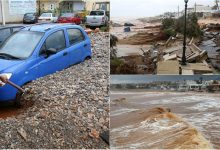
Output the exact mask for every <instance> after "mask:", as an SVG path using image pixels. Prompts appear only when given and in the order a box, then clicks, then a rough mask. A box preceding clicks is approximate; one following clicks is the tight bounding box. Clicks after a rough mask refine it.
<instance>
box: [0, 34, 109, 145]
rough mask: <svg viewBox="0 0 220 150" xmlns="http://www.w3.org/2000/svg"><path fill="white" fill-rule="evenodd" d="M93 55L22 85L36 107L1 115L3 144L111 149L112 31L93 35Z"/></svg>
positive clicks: (26, 97)
mask: <svg viewBox="0 0 220 150" xmlns="http://www.w3.org/2000/svg"><path fill="white" fill-rule="evenodd" d="M91 39H92V43H93V57H92V59H91V60H86V61H85V62H83V63H81V64H78V65H74V66H72V67H70V68H68V69H66V70H63V71H60V72H57V73H55V74H52V75H49V76H46V77H44V78H41V79H38V80H36V81H33V82H31V83H29V84H27V85H26V86H25V87H23V88H24V89H25V90H28V91H29V94H26V95H24V99H25V101H26V102H34V104H33V106H32V107H29V108H27V109H26V110H23V112H22V113H21V114H19V115H17V116H14V117H8V118H7V119H0V130H1V133H0V148H2V149H5V148H10V149H16V148H20V149H29V148H34V149H37V148H100V149H101V148H108V145H107V144H106V143H105V142H104V141H103V140H102V139H101V138H100V134H101V133H103V132H104V131H108V129H109V115H108V114H109V107H108V106H109V96H108V95H109V94H108V88H109V86H108V84H109V81H108V79H109V34H108V33H96V34H92V35H91Z"/></svg>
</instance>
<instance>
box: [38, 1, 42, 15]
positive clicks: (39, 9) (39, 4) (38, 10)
mask: <svg viewBox="0 0 220 150" xmlns="http://www.w3.org/2000/svg"><path fill="white" fill-rule="evenodd" d="M40 5H41V4H40V0H38V15H39V16H40V14H41V12H40Z"/></svg>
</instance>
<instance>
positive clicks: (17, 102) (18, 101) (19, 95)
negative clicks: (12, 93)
mask: <svg viewBox="0 0 220 150" xmlns="http://www.w3.org/2000/svg"><path fill="white" fill-rule="evenodd" d="M22 95H23V93H17V95H16V98H15V101H14V106H15V107H17V108H21V107H22V106H24V99H23V97H22Z"/></svg>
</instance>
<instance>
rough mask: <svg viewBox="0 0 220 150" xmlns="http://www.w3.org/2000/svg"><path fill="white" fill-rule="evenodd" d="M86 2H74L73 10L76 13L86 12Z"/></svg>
mask: <svg viewBox="0 0 220 150" xmlns="http://www.w3.org/2000/svg"><path fill="white" fill-rule="evenodd" d="M84 7H85V6H84V2H73V10H74V11H80V10H84Z"/></svg>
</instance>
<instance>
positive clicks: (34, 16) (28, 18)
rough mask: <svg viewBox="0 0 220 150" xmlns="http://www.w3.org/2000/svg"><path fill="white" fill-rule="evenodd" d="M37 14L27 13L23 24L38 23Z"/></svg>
mask: <svg viewBox="0 0 220 150" xmlns="http://www.w3.org/2000/svg"><path fill="white" fill-rule="evenodd" d="M37 18H38V17H37V14H36V13H26V14H24V17H23V23H24V24H25V23H37V21H38V20H37Z"/></svg>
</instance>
